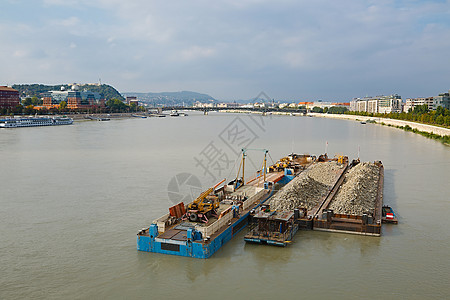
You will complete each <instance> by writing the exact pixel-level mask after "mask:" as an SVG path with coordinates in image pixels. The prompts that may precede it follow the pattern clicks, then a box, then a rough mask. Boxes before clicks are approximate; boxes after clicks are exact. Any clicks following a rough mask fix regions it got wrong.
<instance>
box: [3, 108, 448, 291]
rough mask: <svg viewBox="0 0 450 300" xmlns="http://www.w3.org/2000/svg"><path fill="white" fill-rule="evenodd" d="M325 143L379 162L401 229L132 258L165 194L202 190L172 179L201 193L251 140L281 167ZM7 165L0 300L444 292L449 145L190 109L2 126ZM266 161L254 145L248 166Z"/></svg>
mask: <svg viewBox="0 0 450 300" xmlns="http://www.w3.org/2000/svg"><path fill="white" fill-rule="evenodd" d="M327 142H328V148H327V152H328V153H329V155H334V154H345V155H348V156H349V157H350V158H351V159H352V158H356V157H357V155H358V149H360V151H359V152H360V157H361V160H363V161H374V160H381V161H382V162H383V163H384V166H385V186H384V194H385V198H384V202H385V203H387V204H390V205H391V206H392V207H393V208H394V210H395V211H396V212H397V214H398V216H399V225H383V232H382V233H383V234H382V236H381V237H364V236H357V235H349V234H336V233H325V232H316V231H299V232H298V233H297V235H296V237H295V240H294V243H293V244H292V245H290V246H289V247H287V248H277V247H271V246H258V245H246V244H245V242H244V241H243V236H244V234H245V230H244V231H242V232H241V233H240V234H239V235H238V236H237V237H235V238H234V239H233V240H232V241H230V242H229V243H227V244H226V245H225V246H224V247H223V248H222V249H220V250H219V251H218V252H217V253H216V254H214V255H213V257H211V258H210V259H208V260H199V259H192V258H186V257H177V256H167V255H161V254H154V253H147V252H138V251H136V233H137V231H138V230H139V229H141V228H143V227H146V226H149V225H150V223H151V221H152V220H154V219H156V218H157V217H159V216H161V215H162V214H165V213H166V212H167V209H168V207H169V206H171V205H173V203H174V202H175V201H176V199H175V198H169V196H168V190H169V191H171V192H173V195H175V196H183V195H188V194H189V193H192V194H195V193H196V190H195V189H194V187H193V186H192V185H186V184H183V183H182V182H179V184H180V185H179V186H177V185H175V186H174V185H173V184H171V185H169V182H171V179H173V178H174V176H176V175H178V174H182V173H187V174H189V176H191V177H192V178H198V179H199V181H200V182H201V183H202V188H206V187H208V186H210V185H212V184H214V183H215V182H217V181H220V179H222V178H224V177H227V179H231V178H232V177H233V176H235V175H233V174H235V173H234V172H236V171H235V169H233V168H235V167H234V166H235V162H236V158H237V157H238V154H239V149H240V148H241V147H243V146H248V147H249V148H255V149H259V148H267V149H269V150H270V154H271V157H272V158H273V160H276V159H278V158H279V157H282V156H285V155H287V154H289V153H291V152H292V150H294V151H295V152H296V153H310V154H316V155H318V154H321V153H323V152H324V151H325V149H326V148H325V147H326V143H327ZM0 158H1V172H0V274H1V276H0V299H25V298H33V299H92V298H107V299H139V298H148V299H150V298H151V299H166V298H174V299H178V298H182V297H183V298H188V299H194V298H195V299H204V298H211V297H214V298H219V299H222V298H234V299H254V298H256V297H260V298H262V299H268V298H278V299H286V298H294V297H295V298H300V297H302V298H306V297H312V298H323V299H329V298H331V297H334V298H337V299H360V298H375V297H377V298H378V297H380V298H386V299H399V298H401V299H423V298H432V299H444V298H447V299H448V298H449V297H450V285H449V278H450V259H449V249H450V233H449V232H450V231H449V228H450V218H449V216H450V201H449V183H450V148H449V147H446V146H444V145H442V144H441V143H439V142H436V141H434V140H431V139H427V138H425V137H422V136H420V135H415V134H413V133H410V132H404V131H401V130H398V129H394V128H389V127H383V126H380V125H375V124H366V125H362V124H360V123H358V122H352V121H345V120H333V119H322V118H308V117H290V116H267V117H257V116H250V115H243V114H239V115H234V114H221V113H211V114H210V115H208V116H203V115H202V114H197V113H189V116H187V117H179V118H175V117H167V118H149V119H138V118H132V119H123V120H113V121H110V122H95V121H86V122H76V123H75V124H74V125H71V126H60V127H37V128H18V129H3V130H0ZM261 159H262V152H259V151H249V160H248V167H249V169H252V168H253V169H254V168H256V167H257V166H259V164H260V162H261ZM269 162H270V161H269ZM202 165H203V166H207V165H209V167H208V168H207V169H203V168H202ZM205 170H208V172H209V173H208V172H206V171H205ZM233 170H234V171H233ZM246 172H247V173H246V176H247V174H248V176H250V174H249V172H250V171H246ZM176 178H181V177H176ZM173 182H174V181H173V180H172V183H173ZM198 188H199V187H197V189H198ZM174 199H175V200H174Z"/></svg>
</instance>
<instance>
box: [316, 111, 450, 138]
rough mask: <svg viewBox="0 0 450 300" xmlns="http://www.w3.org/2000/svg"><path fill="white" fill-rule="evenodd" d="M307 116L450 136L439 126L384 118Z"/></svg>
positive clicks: (334, 115) (329, 115) (449, 132)
mask: <svg viewBox="0 0 450 300" xmlns="http://www.w3.org/2000/svg"><path fill="white" fill-rule="evenodd" d="M308 115H310V116H313V117H321V118H332V119H343V120H353V121H365V122H366V121H369V120H374V121H375V122H377V123H378V124H380V123H384V124H386V125H391V126H401V127H404V126H406V125H408V126H409V127H411V128H412V129H417V130H419V131H423V132H428V133H434V134H438V135H442V136H444V135H450V129H448V128H443V127H439V126H433V125H427V124H420V123H416V122H410V121H403V120H394V119H386V118H376V117H366V116H355V115H339V114H319V113H308Z"/></svg>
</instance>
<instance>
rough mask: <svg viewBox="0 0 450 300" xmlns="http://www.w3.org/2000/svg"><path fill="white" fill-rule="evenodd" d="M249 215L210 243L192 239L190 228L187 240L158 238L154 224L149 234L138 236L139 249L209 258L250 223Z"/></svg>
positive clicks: (245, 215)
mask: <svg viewBox="0 0 450 300" xmlns="http://www.w3.org/2000/svg"><path fill="white" fill-rule="evenodd" d="M248 216H249V213H246V214H244V215H243V216H242V217H241V218H239V219H238V220H237V221H236V222H234V223H232V224H231V225H230V226H228V227H227V228H226V229H225V230H222V231H221V233H219V234H218V236H217V237H215V238H214V239H213V240H211V242H209V243H204V242H202V241H192V237H193V234H192V231H190V230H188V232H187V236H188V239H187V241H174V240H170V241H168V240H164V239H158V238H157V237H155V235H157V234H158V229H157V225H156V224H152V225H151V226H150V228H149V236H140V235H138V236H137V250H139V251H147V252H155V253H162V254H170V255H179V256H189V257H195V258H209V257H210V256H211V255H213V254H214V253H215V252H216V251H217V250H219V249H220V248H221V247H222V246H223V245H224V244H225V243H227V242H228V241H229V240H231V239H232V238H233V237H234V236H235V235H236V234H238V233H239V232H240V231H241V230H242V229H244V228H245V226H246V225H247V224H248ZM190 233H191V234H190ZM175 242H176V243H175Z"/></svg>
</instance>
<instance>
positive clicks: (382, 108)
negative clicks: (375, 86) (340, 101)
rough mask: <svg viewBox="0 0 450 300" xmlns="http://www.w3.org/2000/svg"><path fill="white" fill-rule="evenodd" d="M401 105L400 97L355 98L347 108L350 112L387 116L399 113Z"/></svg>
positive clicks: (395, 95) (394, 95)
mask: <svg viewBox="0 0 450 300" xmlns="http://www.w3.org/2000/svg"><path fill="white" fill-rule="evenodd" d="M402 105H403V103H402V97H401V96H399V95H397V94H393V95H389V96H376V97H364V98H355V99H353V100H352V101H350V105H349V106H350V110H351V111H360V112H367V113H381V114H388V113H391V112H401V111H402Z"/></svg>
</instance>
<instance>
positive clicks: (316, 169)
mask: <svg viewBox="0 0 450 300" xmlns="http://www.w3.org/2000/svg"><path fill="white" fill-rule="evenodd" d="M343 167H344V166H343V165H339V164H338V163H337V162H336V161H327V162H319V163H316V164H313V165H312V166H311V167H310V168H308V171H307V172H308V176H309V177H311V178H313V179H314V180H316V181H318V182H320V183H322V184H326V185H328V186H330V187H331V186H332V185H333V184H334V183H335V181H336V180H335V179H336V178H335V177H336V173H337V171H338V170H340V169H342V168H343Z"/></svg>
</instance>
